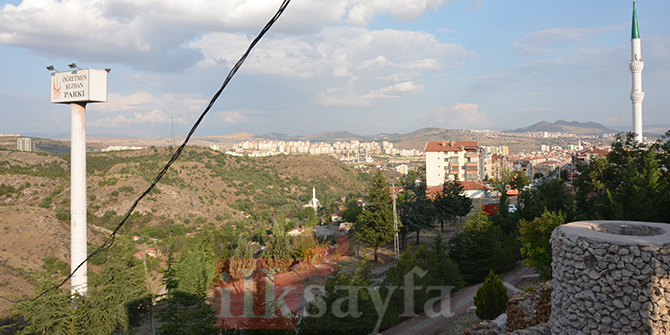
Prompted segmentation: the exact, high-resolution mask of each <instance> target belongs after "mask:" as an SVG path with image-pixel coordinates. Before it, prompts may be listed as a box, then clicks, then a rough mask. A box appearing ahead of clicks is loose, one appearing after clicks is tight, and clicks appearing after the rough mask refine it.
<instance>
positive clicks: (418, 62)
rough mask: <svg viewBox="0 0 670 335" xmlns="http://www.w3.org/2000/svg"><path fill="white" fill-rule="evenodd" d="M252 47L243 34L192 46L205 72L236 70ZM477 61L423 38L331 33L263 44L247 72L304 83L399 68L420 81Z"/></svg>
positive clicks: (337, 30) (405, 34) (336, 29)
mask: <svg viewBox="0 0 670 335" xmlns="http://www.w3.org/2000/svg"><path fill="white" fill-rule="evenodd" d="M248 43H249V38H248V37H247V36H246V35H243V34H231V33H211V34H208V35H205V36H203V38H202V39H200V40H198V41H195V42H191V43H189V44H188V46H189V47H190V48H193V49H197V50H198V51H199V52H202V54H203V55H204V57H205V59H204V60H203V61H202V62H201V63H200V64H199V66H200V67H204V68H207V67H217V66H226V67H232V66H233V65H234V63H235V62H236V61H237V59H238V58H239V56H240V55H241V54H242V53H243V52H244V49H245V48H246V46H247V45H248ZM475 56H476V53H474V52H471V51H468V50H466V49H465V48H464V47H463V46H461V45H456V44H450V43H440V42H439V41H438V40H437V39H436V38H435V36H434V35H431V34H427V33H423V32H415V31H399V30H391V29H385V30H378V31H374V30H373V31H371V30H368V29H366V28H350V27H327V28H324V29H323V31H322V32H320V33H319V34H314V35H307V36H275V38H273V39H271V40H268V41H265V42H263V43H261V44H259V45H258V47H257V48H256V50H255V51H254V52H253V53H252V54H251V55H250V57H249V59H247V61H246V62H245V65H244V69H243V70H242V71H244V72H246V73H260V74H273V75H279V76H285V77H292V78H302V79H308V78H314V77H322V76H336V77H343V76H352V75H353V76H359V77H363V76H365V77H367V76H369V75H370V73H369V72H365V73H363V72H362V71H372V72H374V73H372V74H373V75H374V77H378V76H384V77H386V76H389V75H391V74H392V73H393V72H394V71H396V70H397V68H402V69H409V70H412V71H415V72H416V73H415V74H414V75H420V74H423V73H428V72H430V71H440V70H444V69H453V68H456V67H458V66H461V65H462V64H463V61H464V60H466V59H469V58H472V57H475Z"/></svg>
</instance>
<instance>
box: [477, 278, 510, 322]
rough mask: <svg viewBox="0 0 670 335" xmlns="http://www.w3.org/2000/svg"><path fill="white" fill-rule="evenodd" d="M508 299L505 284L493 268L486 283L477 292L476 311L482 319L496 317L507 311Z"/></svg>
mask: <svg viewBox="0 0 670 335" xmlns="http://www.w3.org/2000/svg"><path fill="white" fill-rule="evenodd" d="M508 299H509V297H508V296H507V289H506V288H505V285H503V282H502V281H501V280H500V278H498V276H497V275H496V274H495V273H493V270H491V271H490V272H489V275H488V276H487V277H486V280H485V281H484V285H482V287H480V288H479V290H477V293H476V294H475V306H477V311H476V312H475V313H476V314H477V317H478V318H480V319H482V320H491V319H494V318H496V317H497V316H498V315H500V314H502V312H504V311H505V309H506V308H507V300H508Z"/></svg>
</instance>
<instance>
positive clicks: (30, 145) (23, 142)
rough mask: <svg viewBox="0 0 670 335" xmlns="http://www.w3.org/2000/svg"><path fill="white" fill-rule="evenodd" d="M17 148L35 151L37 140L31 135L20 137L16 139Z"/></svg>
mask: <svg viewBox="0 0 670 335" xmlns="http://www.w3.org/2000/svg"><path fill="white" fill-rule="evenodd" d="M16 150H19V151H35V141H33V139H32V138H30V137H24V138H19V139H17V140H16Z"/></svg>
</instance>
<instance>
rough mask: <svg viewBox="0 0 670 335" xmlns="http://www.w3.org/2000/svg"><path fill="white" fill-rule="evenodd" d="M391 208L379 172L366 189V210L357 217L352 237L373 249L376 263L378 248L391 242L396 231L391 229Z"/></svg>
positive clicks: (384, 182) (387, 192)
mask: <svg viewBox="0 0 670 335" xmlns="http://www.w3.org/2000/svg"><path fill="white" fill-rule="evenodd" d="M393 226H394V225H393V206H392V202H391V195H390V194H389V191H388V188H387V187H386V178H385V177H384V175H383V174H382V173H381V171H379V172H377V174H375V176H374V178H373V180H372V183H371V185H370V187H369V188H368V208H367V209H366V210H365V211H363V212H362V213H361V214H360V215H359V216H358V221H356V224H355V225H354V236H355V237H356V238H357V239H358V240H360V241H362V242H364V243H366V244H368V245H369V246H370V247H371V248H373V249H374V251H375V252H374V255H375V256H374V257H375V262H377V261H378V259H379V258H378V253H379V247H380V246H381V245H384V244H385V243H388V242H390V241H391V240H393V236H394V235H395V234H396V233H397V230H396V229H394V227H393Z"/></svg>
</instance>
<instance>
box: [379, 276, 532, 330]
mask: <svg viewBox="0 0 670 335" xmlns="http://www.w3.org/2000/svg"><path fill="white" fill-rule="evenodd" d="M533 273H534V272H533V270H532V269H529V268H527V267H525V266H519V267H517V268H516V269H514V270H512V271H509V272H506V273H504V274H503V275H502V276H501V278H500V279H501V280H502V281H503V282H506V283H509V284H511V285H516V284H518V283H519V282H520V281H521V277H522V276H526V275H532V274H533ZM481 286H482V284H477V285H474V286H470V287H467V288H465V289H463V290H461V291H459V292H457V293H456V294H454V295H452V296H451V297H449V298H448V299H449V300H450V301H449V303H450V304H449V305H450V306H451V312H452V313H453V315H452V316H450V317H437V318H429V317H427V316H426V315H420V316H418V317H415V318H413V319H410V320H407V321H405V322H402V323H400V324H398V325H396V326H395V327H392V328H390V329H387V330H386V331H384V332H382V333H380V334H384V335H414V334H432V333H434V332H436V331H438V330H440V329H441V328H442V327H444V326H446V325H447V324H449V322H451V321H453V320H454V319H455V318H456V317H457V316H459V315H461V314H463V313H465V312H467V311H468V309H469V308H470V307H472V306H474V297H475V294H476V293H477V290H478V289H479V288H480V287H481ZM508 293H509V290H508Z"/></svg>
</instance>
